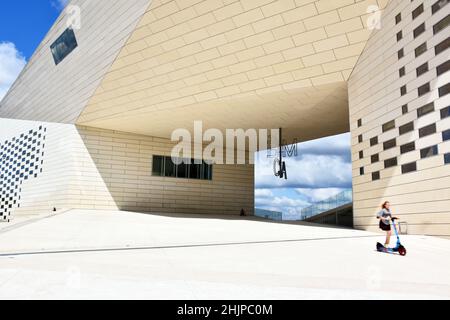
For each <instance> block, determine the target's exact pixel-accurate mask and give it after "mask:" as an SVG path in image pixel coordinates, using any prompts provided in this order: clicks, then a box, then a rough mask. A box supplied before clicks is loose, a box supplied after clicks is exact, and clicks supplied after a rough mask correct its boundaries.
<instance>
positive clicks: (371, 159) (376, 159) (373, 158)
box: [370, 153, 380, 163]
mask: <svg viewBox="0 0 450 320" xmlns="http://www.w3.org/2000/svg"><path fill="white" fill-rule="evenodd" d="M370 161H371V163H376V162H378V161H380V155H379V154H378V153H377V154H374V155H372V156H371V157H370Z"/></svg>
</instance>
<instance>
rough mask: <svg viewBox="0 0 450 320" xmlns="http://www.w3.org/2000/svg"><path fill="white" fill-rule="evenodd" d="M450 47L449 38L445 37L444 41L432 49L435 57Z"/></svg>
mask: <svg viewBox="0 0 450 320" xmlns="http://www.w3.org/2000/svg"><path fill="white" fill-rule="evenodd" d="M448 47H450V37H447V38H446V39H445V40H444V41H442V42H440V43H439V44H437V45H436V46H435V47H434V52H435V54H436V55H438V54H440V53H441V52H444V51H445V50H447V49H448Z"/></svg>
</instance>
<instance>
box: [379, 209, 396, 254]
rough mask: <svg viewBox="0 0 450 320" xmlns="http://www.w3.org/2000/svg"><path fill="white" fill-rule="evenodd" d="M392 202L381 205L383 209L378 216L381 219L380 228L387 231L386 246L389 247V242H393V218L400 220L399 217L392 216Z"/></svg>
mask: <svg viewBox="0 0 450 320" xmlns="http://www.w3.org/2000/svg"><path fill="white" fill-rule="evenodd" d="M390 207H391V204H390V203H389V201H386V202H385V203H383V205H382V206H381V211H380V212H378V214H377V218H378V219H380V229H381V230H383V231H386V242H385V244H384V246H385V247H386V248H389V243H390V242H391V236H392V230H391V221H392V219H396V220H398V218H395V217H392V212H391V209H390Z"/></svg>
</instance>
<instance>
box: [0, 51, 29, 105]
mask: <svg viewBox="0 0 450 320" xmlns="http://www.w3.org/2000/svg"><path fill="white" fill-rule="evenodd" d="M26 63H27V62H26V60H25V58H24V57H23V56H22V54H21V53H20V52H19V51H18V50H17V48H16V46H15V45H14V43H11V42H1V43H0V101H1V100H2V99H3V97H4V96H5V95H6V93H7V92H8V89H9V88H10V86H11V85H12V84H13V82H14V81H15V80H16V78H17V76H18V75H19V73H20V72H21V71H22V69H23V68H24V67H25V65H26Z"/></svg>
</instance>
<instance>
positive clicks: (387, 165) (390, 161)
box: [384, 158, 397, 169]
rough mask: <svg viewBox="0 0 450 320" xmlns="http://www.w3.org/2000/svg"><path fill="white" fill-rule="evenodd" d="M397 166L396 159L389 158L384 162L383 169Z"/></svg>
mask: <svg viewBox="0 0 450 320" xmlns="http://www.w3.org/2000/svg"><path fill="white" fill-rule="evenodd" d="M396 165H397V158H391V159H387V160H384V168H385V169H387V168H392V167H395V166H396Z"/></svg>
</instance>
